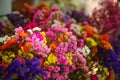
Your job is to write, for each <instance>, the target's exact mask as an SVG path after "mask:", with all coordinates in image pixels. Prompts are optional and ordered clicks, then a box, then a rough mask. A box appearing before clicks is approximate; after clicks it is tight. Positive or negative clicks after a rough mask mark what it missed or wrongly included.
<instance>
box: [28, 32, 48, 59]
mask: <svg viewBox="0 0 120 80" xmlns="http://www.w3.org/2000/svg"><path fill="white" fill-rule="evenodd" d="M27 41H30V42H32V43H33V44H32V45H33V50H35V51H36V54H39V55H41V56H43V57H47V55H48V54H49V52H50V49H49V48H48V47H47V46H45V45H44V40H43V37H42V35H41V34H40V33H38V34H37V35H36V33H35V34H33V35H31V36H29V37H27Z"/></svg>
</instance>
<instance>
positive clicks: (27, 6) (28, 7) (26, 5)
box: [24, 3, 30, 11]
mask: <svg viewBox="0 0 120 80" xmlns="http://www.w3.org/2000/svg"><path fill="white" fill-rule="evenodd" d="M24 6H25V8H26V9H27V10H28V11H29V10H30V5H29V4H27V3H25V4H24Z"/></svg>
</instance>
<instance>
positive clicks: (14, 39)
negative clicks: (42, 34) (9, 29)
mask: <svg viewBox="0 0 120 80" xmlns="http://www.w3.org/2000/svg"><path fill="white" fill-rule="evenodd" d="M16 43H17V39H16V38H11V39H9V40H8V41H7V44H10V45H11V44H16Z"/></svg>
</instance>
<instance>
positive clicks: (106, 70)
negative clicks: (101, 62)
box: [103, 67, 109, 75]
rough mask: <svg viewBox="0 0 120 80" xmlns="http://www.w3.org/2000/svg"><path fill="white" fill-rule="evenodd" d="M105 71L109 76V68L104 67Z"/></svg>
mask: <svg viewBox="0 0 120 80" xmlns="http://www.w3.org/2000/svg"><path fill="white" fill-rule="evenodd" d="M103 70H104V72H105V74H106V75H109V72H108V69H107V68H105V67H104V68H103Z"/></svg>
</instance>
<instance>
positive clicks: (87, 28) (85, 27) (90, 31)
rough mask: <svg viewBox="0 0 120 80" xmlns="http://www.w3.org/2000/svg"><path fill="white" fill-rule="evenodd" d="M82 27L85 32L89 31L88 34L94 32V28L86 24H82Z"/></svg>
mask: <svg viewBox="0 0 120 80" xmlns="http://www.w3.org/2000/svg"><path fill="white" fill-rule="evenodd" d="M84 29H85V31H86V32H87V33H89V34H94V33H96V32H95V30H94V29H93V28H92V27H91V26H88V25H86V26H84Z"/></svg>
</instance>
